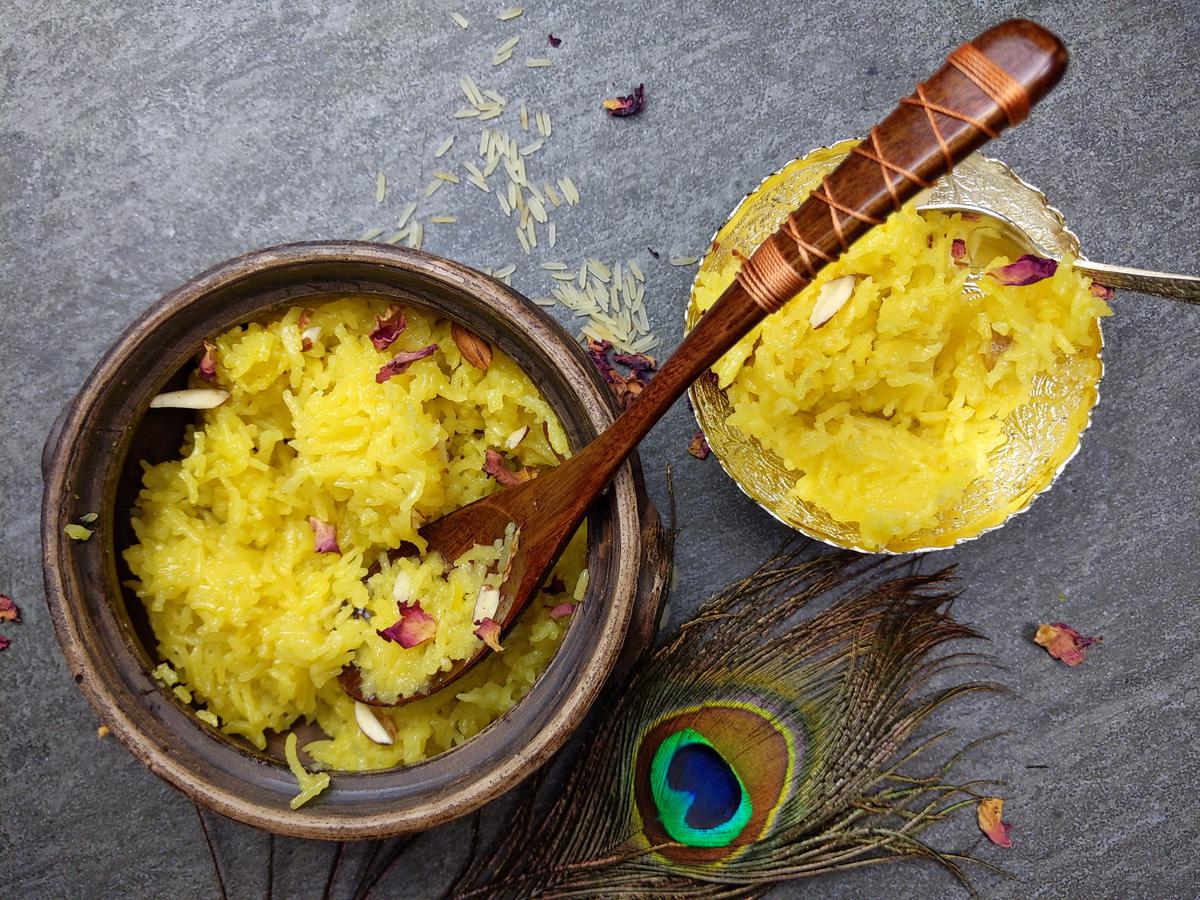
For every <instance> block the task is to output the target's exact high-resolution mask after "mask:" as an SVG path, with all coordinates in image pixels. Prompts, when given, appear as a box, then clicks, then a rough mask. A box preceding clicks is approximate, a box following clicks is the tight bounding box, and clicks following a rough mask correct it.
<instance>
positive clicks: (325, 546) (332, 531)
mask: <svg viewBox="0 0 1200 900" xmlns="http://www.w3.org/2000/svg"><path fill="white" fill-rule="evenodd" d="M308 527H309V528H311V529H312V530H313V534H314V536H315V537H314V539H313V549H314V550H315V551H316V552H317V553H341V552H342V549H341V548H340V547H339V546H338V541H337V526H336V525H332V524H330V523H329V522H322V521H321V520H320V519H318V518H317V517H316V516H309V517H308Z"/></svg>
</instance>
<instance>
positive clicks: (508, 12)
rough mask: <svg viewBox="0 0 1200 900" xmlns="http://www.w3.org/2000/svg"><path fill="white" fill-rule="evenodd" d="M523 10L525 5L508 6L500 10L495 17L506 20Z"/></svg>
mask: <svg viewBox="0 0 1200 900" xmlns="http://www.w3.org/2000/svg"><path fill="white" fill-rule="evenodd" d="M523 12H525V7H523V6H510V7H509V8H508V9H505V10H502V11H501V12H500V15H498V16H496V18H497V19H499V20H500V21H501V22H507V21H508V20H509V19H515V18H516V17H517V16H519V15H521V13H523ZM514 43H515V40H514Z"/></svg>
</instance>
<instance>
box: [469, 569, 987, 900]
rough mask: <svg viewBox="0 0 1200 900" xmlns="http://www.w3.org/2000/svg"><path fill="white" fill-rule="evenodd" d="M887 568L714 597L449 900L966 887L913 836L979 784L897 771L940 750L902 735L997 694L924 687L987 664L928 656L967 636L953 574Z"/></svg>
mask: <svg viewBox="0 0 1200 900" xmlns="http://www.w3.org/2000/svg"><path fill="white" fill-rule="evenodd" d="M899 570H900V565H898V564H896V563H881V562H878V561H875V562H870V561H868V562H865V563H864V562H863V560H862V558H861V557H857V556H853V555H850V554H834V555H831V556H825V557H821V558H818V559H816V560H812V561H809V562H802V563H796V562H795V560H794V558H793V557H791V556H786V555H785V556H783V557H780V558H777V559H775V560H772V561H771V563H769V564H767V565H766V566H764V567H763V568H762V569H760V570H759V571H757V572H755V573H754V574H753V575H751V576H750V577H749V578H747V579H746V580H745V581H743V582H741V583H739V584H735V585H732V586H730V587H729V588H727V589H725V590H724V591H722V592H721V593H720V594H718V595H717V596H716V597H714V598H712V599H711V600H709V601H708V602H707V603H705V604H704V605H703V606H702V607H701V608H700V609H699V611H698V612H697V613H696V615H695V616H693V617H692V618H691V619H690V620H689V621H687V622H686V623H684V625H683V626H682V627H681V628H680V629H679V631H678V632H677V633H676V634H675V635H674V637H673V638H672V639H671V640H670V641H668V642H667V643H666V644H665V645H663V646H661V647H660V648H658V649H656V650H652V651H649V652H647V653H646V654H645V655H644V656H643V657H642V658H641V659H640V660H638V662H637V663H636V664H635V665H634V666H633V667H632V668H631V669H630V670H629V671H628V672H627V673H626V674H625V675H624V676H623V677H622V678H621V679H619V680H618V681H617V682H615V683H613V684H611V685H610V686H609V687H608V688H607V689H606V692H605V694H604V695H603V696H602V697H601V700H600V701H599V703H598V708H600V709H602V710H604V714H603V715H602V716H597V717H596V718H595V720H594V722H593V724H592V726H591V731H590V733H589V734H588V735H587V737H586V738H585V740H584V747H583V749H582V751H581V752H580V753H579V754H578V756H577V758H576V759H575V760H574V761H573V762H571V763H570V765H569V767H567V768H566V770H565V772H559V773H557V774H556V775H555V776H549V777H547V775H546V773H545V772H543V773H542V775H541V776H539V778H537V779H536V784H534V785H533V786H532V787H529V788H528V791H529V794H528V795H527V796H526V797H524V798H522V800H521V801H519V802H518V804H517V810H518V811H517V813H516V815H515V816H514V819H513V820H512V821H511V823H510V827H509V828H507V829H506V834H505V837H504V838H503V839H501V840H500V842H499V843H498V844H497V845H496V846H494V847H493V848H491V850H490V851H489V852H486V853H483V852H480V853H476V854H474V855H473V856H472V858H471V859H470V860H469V861H468V863H467V865H466V866H465V867H464V871H463V872H462V873H461V875H460V878H459V880H458V882H457V883H456V884H455V885H454V886H453V887H452V888H451V893H452V894H453V895H454V896H456V897H457V896H476V895H480V896H481V895H486V896H488V897H527V896H541V897H583V896H596V895H603V896H605V897H614V896H639V897H642V896H647V895H657V894H662V895H670V896H687V897H710V896H712V897H716V896H743V895H747V894H756V893H760V892H761V891H763V890H765V889H766V888H767V887H768V886H769V885H770V884H772V883H776V882H780V881H785V880H789V879H794V878H801V877H805V876H808V875H816V874H821V873H825V872H829V871H832V870H835V869H841V868H850V867H856V866H861V865H865V864H868V863H874V862H882V861H885V860H889V859H899V858H903V857H914V856H915V857H924V858H928V859H934V860H937V861H938V862H940V863H942V864H943V865H945V866H946V867H948V868H949V869H950V870H951V871H952V872H954V873H955V874H956V875H957V876H958V877H959V878H960V879H961V880H963V881H964V882H966V875H965V873H964V871H963V869H962V865H961V863H962V861H963V860H964V859H970V857H968V856H965V855H963V854H952V853H940V852H938V851H936V850H934V849H932V848H931V847H929V846H928V845H927V844H926V843H924V842H923V841H922V840H921V838H920V834H921V832H922V831H923V830H924V829H925V828H926V827H928V826H929V825H931V824H933V823H934V822H937V821H939V820H941V819H943V818H944V817H945V816H946V815H948V814H949V813H950V812H952V811H954V810H955V809H957V808H959V807H961V806H964V805H966V804H968V803H971V802H973V801H974V799H975V798H976V797H977V796H978V795H977V794H976V792H975V787H977V786H978V785H979V783H970V784H958V785H956V784H951V783H948V782H947V781H946V777H947V774H948V769H949V764H948V763H946V764H943V765H942V766H940V767H937V768H935V769H934V771H933V773H932V774H926V775H924V776H914V775H912V774H909V770H910V769H911V768H912V767H913V766H914V764H915V762H916V761H917V760H918V758H920V759H924V758H925V757H926V756H928V755H929V751H930V749H931V748H932V747H933V746H934V745H935V744H936V743H937V742H938V740H939V739H940V738H941V737H943V736H944V735H935V736H934V737H932V738H928V739H926V740H925V741H924V742H923V743H916V742H915V741H914V740H913V736H914V732H915V731H916V729H917V728H918V726H920V725H921V724H922V723H923V722H924V721H925V720H926V719H927V718H928V717H929V716H930V715H931V714H932V713H933V712H934V711H935V710H937V709H938V708H939V707H941V706H943V705H944V704H946V703H947V702H948V701H950V700H952V699H954V698H956V697H960V696H962V695H963V694H966V693H969V692H972V691H980V690H995V689H997V686H996V685H994V684H991V683H985V682H979V681H965V682H964V681H959V682H957V683H953V684H951V685H950V686H948V687H947V686H944V684H943V683H944V682H945V681H946V680H948V678H939V679H938V682H939V685H942V686H939V687H937V688H934V687H932V686H931V681H932V680H933V679H934V678H936V677H938V676H945V675H946V673H947V672H949V671H950V670H952V669H957V668H961V667H963V666H966V665H970V664H972V663H974V662H979V661H980V658H979V657H977V656H976V655H975V654H973V653H968V652H956V653H945V652H943V653H940V654H939V653H938V652H936V651H938V649H939V648H940V647H942V645H944V644H946V643H947V642H950V641H955V640H959V639H970V638H978V637H979V635H978V634H976V633H975V632H974V631H972V630H971V629H970V628H967V627H966V626H964V625H961V624H959V623H958V622H956V621H955V620H954V619H953V618H951V616H950V615H949V606H950V603H951V601H952V599H953V594H952V593H951V592H950V591H949V587H948V584H949V580H950V577H951V575H952V572H951V570H949V569H945V570H942V571H941V572H938V573H936V574H933V575H915V574H910V575H904V576H901V575H899ZM834 596H836V597H838V598H839V599H836V600H834V601H833V602H832V603H830V604H829V605H827V606H826V607H825V608H824V609H823V610H822V611H820V612H816V613H815V614H811V615H807V616H801V615H800V614H801V612H802V611H804V610H806V608H807V607H809V606H810V605H815V604H817V603H819V602H825V601H828V600H830V598H831V597H834ZM558 782H561V783H560V784H559V785H558V789H557V790H553V791H552V790H550V788H551V787H552V786H555V785H556V783H558ZM551 794H553V796H554V797H555V799H553V800H549V796H550V795H551Z"/></svg>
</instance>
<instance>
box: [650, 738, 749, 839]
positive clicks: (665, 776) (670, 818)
mask: <svg viewBox="0 0 1200 900" xmlns="http://www.w3.org/2000/svg"><path fill="white" fill-rule="evenodd" d="M650 789H651V792H652V794H653V796H654V803H655V806H656V807H657V809H658V815H659V818H660V819H661V821H662V824H663V827H664V828H665V829H666V831H667V833H668V834H669V835H670V836H671V837H672V838H674V839H675V840H676V841H678V842H679V843H681V844H686V845H687V846H689V847H727V846H729V844H731V843H732V842H733V840H734V839H735V838H736V837H737V836H738V835H739V834H741V833H742V829H743V828H745V827H746V823H747V822H749V821H750V816H751V814H752V812H753V804H752V803H751V801H750V794H749V793H748V792H747V791H746V786H745V785H744V784H743V783H742V779H741V778H740V777H739V776H738V773H737V772H735V771H734V769H733V767H732V766H731V765H730V764H729V763H728V762H727V761H726V760H725V758H724V757H723V756H721V753H720V751H719V750H717V748H716V747H714V746H713V745H712V743H711V742H710V741H709V740H708V739H707V738H705V737H704V735H702V734H700V733H699V732H696V731H693V730H692V729H690V728H685V729H683V730H682V731H677V732H676V733H675V734H672V735H671V736H670V737H668V738H667V739H666V740H665V741H663V742H662V743H661V744H659V746H658V749H657V750H656V751H655V753H654V759H653V760H652V761H651V763H650Z"/></svg>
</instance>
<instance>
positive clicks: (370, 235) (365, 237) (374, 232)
mask: <svg viewBox="0 0 1200 900" xmlns="http://www.w3.org/2000/svg"><path fill="white" fill-rule="evenodd" d="M381 234H383V229H382V228H368V229H367V230H366V231H364V232H363V233H362V234H360V235H359V236H358V239H359V240H360V241H373V240H375V238H377V237H379V236H380V235H381Z"/></svg>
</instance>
